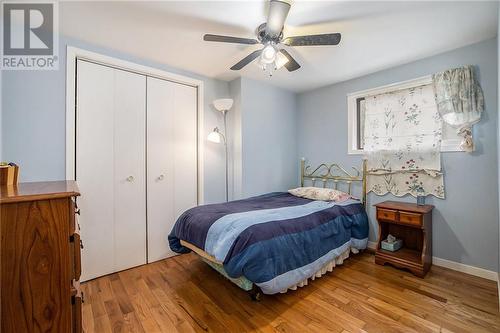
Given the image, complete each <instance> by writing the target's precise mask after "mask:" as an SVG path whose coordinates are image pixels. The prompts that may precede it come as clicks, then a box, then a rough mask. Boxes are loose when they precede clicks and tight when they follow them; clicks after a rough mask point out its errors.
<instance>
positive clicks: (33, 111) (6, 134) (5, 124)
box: [1, 36, 229, 202]
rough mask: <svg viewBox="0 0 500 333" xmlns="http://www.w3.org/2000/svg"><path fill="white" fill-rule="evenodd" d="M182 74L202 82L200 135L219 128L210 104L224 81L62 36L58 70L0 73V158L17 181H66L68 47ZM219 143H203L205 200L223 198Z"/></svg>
mask: <svg viewBox="0 0 500 333" xmlns="http://www.w3.org/2000/svg"><path fill="white" fill-rule="evenodd" d="M67 45H70V46H75V47H79V48H83V49H86V50H89V51H93V52H97V53H101V54H105V55H109V56H112V57H116V58H121V59H124V60H128V61H132V62H135V63H139V64H141V65H146V66H150V67H155V68H158V69H162V70H166V71H169V72H173V73H177V74H183V75H186V76H190V77H192V78H196V79H199V80H202V81H203V82H204V93H205V95H204V99H205V100H204V111H205V112H204V130H205V132H206V133H205V134H204V137H206V135H207V134H208V133H209V132H210V131H211V130H212V129H213V128H214V127H215V126H221V121H222V118H221V117H220V112H218V111H216V110H214V109H213V107H212V104H211V102H212V101H213V100H214V99H217V98H224V97H227V96H228V95H229V87H228V83H227V82H224V81H219V80H214V79H209V78H206V77H203V76H200V75H196V74H193V73H190V72H187V71H183V70H178V69H176V68H173V67H169V66H165V65H161V64H157V63H154V62H150V61H146V60H143V59H138V58H135V57H131V56H128V55H126V54H122V53H119V52H115V51H112V50H108V49H104V48H102V47H96V46H94V45H90V44H88V43H83V42H81V41H77V40H73V39H67V38H64V37H62V36H61V38H60V46H59V49H60V65H59V70H57V71H2V90H1V92H2V103H1V104H2V122H1V126H2V127H1V132H2V133H1V146H2V155H1V160H3V161H13V162H16V163H18V164H19V165H20V167H21V173H20V177H21V181H43V180H60V179H65V158H66V157H65V144H66V137H65V131H66V46H67ZM223 152H224V151H223V149H221V147H220V146H214V145H208V144H205V156H204V160H205V167H204V173H205V177H204V178H205V184H204V194H205V202H220V201H223V200H224V195H225V194H224V193H225V187H224V155H223Z"/></svg>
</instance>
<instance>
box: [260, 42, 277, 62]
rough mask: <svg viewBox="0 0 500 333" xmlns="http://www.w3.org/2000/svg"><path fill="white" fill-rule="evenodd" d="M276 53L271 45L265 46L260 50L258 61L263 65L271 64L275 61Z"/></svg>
mask: <svg viewBox="0 0 500 333" xmlns="http://www.w3.org/2000/svg"><path fill="white" fill-rule="evenodd" d="M277 53H278V51H277V50H276V47H275V46H274V45H273V44H271V43H270V44H267V45H266V46H265V47H264V49H263V50H262V54H261V56H260V61H261V63H263V64H272V63H273V62H274V61H275V60H276V54H277Z"/></svg>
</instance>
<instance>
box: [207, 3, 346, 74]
mask: <svg viewBox="0 0 500 333" xmlns="http://www.w3.org/2000/svg"><path fill="white" fill-rule="evenodd" d="M289 10H290V4H289V3H287V2H285V1H280V0H271V1H270V3H269V14H268V16H267V22H265V23H262V24H261V25H260V26H259V27H258V28H257V39H251V38H240V37H231V36H221V35H212V34H206V35H204V36H203V40H205V41H209V42H222V43H235V44H248V45H253V44H262V45H263V46H264V47H263V48H262V49H259V50H256V51H253V52H252V53H250V54H249V55H247V56H246V57H245V58H243V59H242V60H240V61H239V62H238V63H237V64H235V65H234V66H233V67H231V70H234V71H237V70H240V69H242V68H243V67H245V66H246V65H248V64H249V63H251V62H252V61H254V60H255V59H256V58H259V57H260V60H259V62H260V64H261V65H262V69H263V70H264V71H266V70H267V71H268V73H269V75H270V76H272V74H273V71H275V70H278V69H280V68H281V67H283V66H284V67H285V68H286V69H287V70H288V71H289V72H293V71H295V70H297V69H299V68H300V65H299V64H298V63H297V61H295V59H294V58H293V57H292V56H291V55H290V53H288V51H287V50H285V49H284V48H283V45H286V46H316V45H337V44H339V43H340V38H341V36H340V33H329V34H320V35H306V36H294V37H286V38H284V36H283V26H284V24H285V20H286V17H287V15H288V11H289Z"/></svg>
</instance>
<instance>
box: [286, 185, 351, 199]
mask: <svg viewBox="0 0 500 333" xmlns="http://www.w3.org/2000/svg"><path fill="white" fill-rule="evenodd" d="M288 193H290V194H292V195H294V196H296V197H300V198H306V199H310V200H322V201H336V202H341V201H346V200H347V199H349V198H351V196H350V195H349V194H348V193H345V192H342V191H339V190H334V189H331V188H322V187H297V188H294V189H291V190H288Z"/></svg>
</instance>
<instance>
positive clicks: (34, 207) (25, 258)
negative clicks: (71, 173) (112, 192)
mask: <svg viewBox="0 0 500 333" xmlns="http://www.w3.org/2000/svg"><path fill="white" fill-rule="evenodd" d="M79 195H80V194H79V193H78V188H77V186H76V183H75V182H74V181H56V182H39V183H21V184H18V185H6V186H5V185H4V186H1V187H0V228H1V229H0V232H1V256H0V257H1V282H0V287H1V289H0V290H1V299H2V301H1V316H2V317H1V331H2V333H10V332H58V333H59V332H60V333H63V332H81V331H82V319H81V318H82V316H81V304H82V301H83V300H82V299H83V295H82V293H81V291H80V286H79V282H78V281H79V278H80V271H81V268H80V245H81V244H80V236H79V231H78V229H79V227H78V222H77V221H76V218H75V214H78V213H79V212H78V211H77V207H76V200H75V199H76V197H77V196H79Z"/></svg>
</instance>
